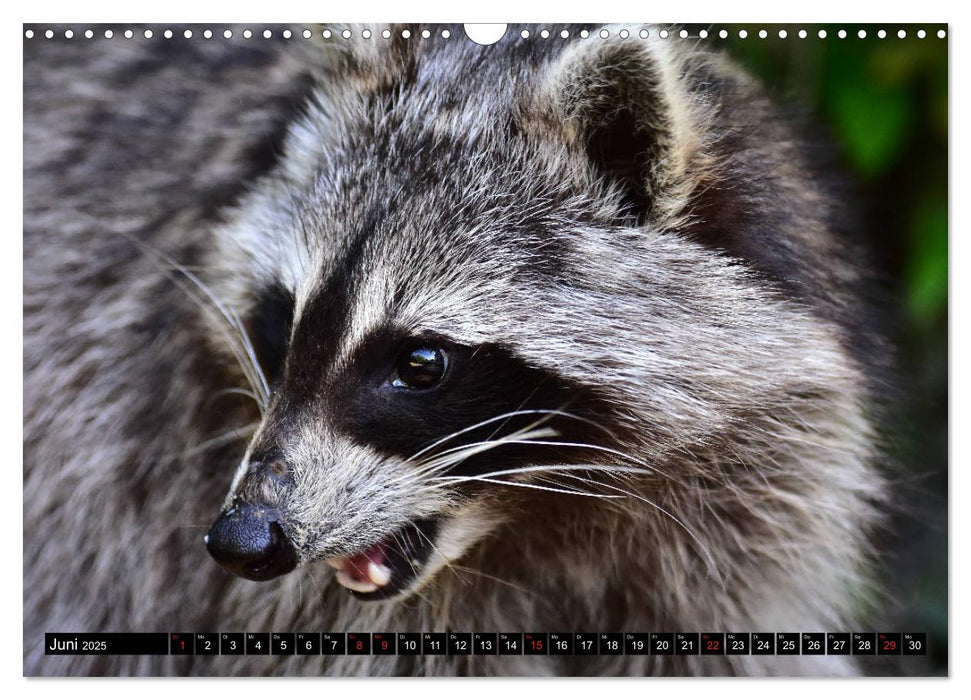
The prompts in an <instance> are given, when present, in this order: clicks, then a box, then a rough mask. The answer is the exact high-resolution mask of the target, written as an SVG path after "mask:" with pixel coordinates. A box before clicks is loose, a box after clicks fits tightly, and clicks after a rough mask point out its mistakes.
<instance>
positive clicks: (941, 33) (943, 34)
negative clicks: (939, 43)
mask: <svg viewBox="0 0 971 700" xmlns="http://www.w3.org/2000/svg"><path fill="white" fill-rule="evenodd" d="M946 36H947V32H945V31H944V30H943V29H938V30H937V38H938V39H943V38H944V37H946Z"/></svg>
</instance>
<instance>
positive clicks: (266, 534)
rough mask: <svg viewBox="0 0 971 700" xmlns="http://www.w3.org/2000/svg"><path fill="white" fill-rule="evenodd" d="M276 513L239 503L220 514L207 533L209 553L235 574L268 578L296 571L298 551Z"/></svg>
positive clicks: (253, 578) (263, 579) (255, 578)
mask: <svg viewBox="0 0 971 700" xmlns="http://www.w3.org/2000/svg"><path fill="white" fill-rule="evenodd" d="M275 515H276V514H275V513H274V512H273V511H272V510H268V509H266V508H257V507H255V506H252V505H249V504H239V505H237V506H236V507H234V508H230V509H229V510H227V511H225V512H224V513H222V515H220V516H219V517H218V518H217V519H216V522H215V523H213V525H212V527H211V528H210V529H209V533H208V534H207V535H206V536H205V538H204V539H205V542H206V548H207V549H208V550H209V554H211V555H212V558H213V559H215V560H216V561H217V562H219V564H220V565H221V566H222V567H223V568H224V569H226V570H227V571H229V572H230V573H232V574H235V575H237V576H242V577H243V578H248V579H250V580H251V581H269V580H270V579H272V578H276V577H277V576H282V575H283V574H285V573H288V572H290V571H293V569H294V568H296V566H297V553H296V550H294V548H293V545H292V544H291V543H290V540H289V539H287V536H286V535H285V534H284V532H283V528H282V527H280V524H279V523H278V522H277V521H276V518H275Z"/></svg>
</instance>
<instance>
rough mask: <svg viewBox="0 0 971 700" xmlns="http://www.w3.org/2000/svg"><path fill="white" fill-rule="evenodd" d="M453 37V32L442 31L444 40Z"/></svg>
mask: <svg viewBox="0 0 971 700" xmlns="http://www.w3.org/2000/svg"><path fill="white" fill-rule="evenodd" d="M451 36H452V32H450V31H448V30H447V29H443V30H442V38H443V39H448V38H449V37H451Z"/></svg>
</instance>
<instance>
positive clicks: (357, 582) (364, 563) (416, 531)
mask: <svg viewBox="0 0 971 700" xmlns="http://www.w3.org/2000/svg"><path fill="white" fill-rule="evenodd" d="M437 530H438V524H437V522H436V521H434V520H417V521H415V522H414V523H412V524H410V525H407V526H405V527H403V528H401V529H399V530H396V531H395V532H393V533H391V534H390V535H388V536H387V537H385V538H384V539H382V540H381V541H379V542H377V543H376V544H374V545H372V546H370V547H368V548H367V549H365V550H362V551H361V552H358V553H356V554H353V555H351V556H349V557H334V558H332V559H328V560H327V564H328V565H329V566H331V567H333V568H334V569H336V570H337V582H338V583H339V584H341V585H342V586H344V587H345V588H347V589H348V590H350V591H351V592H352V593H353V594H354V595H355V596H356V597H357V598H359V599H361V600H380V599H383V598H390V597H391V596H394V595H396V594H398V593H400V592H401V591H403V590H405V589H406V588H407V587H408V586H409V585H410V584H411V583H412V582H413V581H414V580H415V579H416V578H417V577H418V572H420V571H421V570H422V568H423V567H424V565H425V562H426V561H427V560H428V557H429V555H430V554H431V552H432V549H433V547H432V541H433V540H434V538H435V535H436V532H437Z"/></svg>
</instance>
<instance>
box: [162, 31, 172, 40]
mask: <svg viewBox="0 0 971 700" xmlns="http://www.w3.org/2000/svg"><path fill="white" fill-rule="evenodd" d="M162 36H164V37H165V38H166V39H171V38H172V30H171V29H166V30H165V31H164V32H162Z"/></svg>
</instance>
